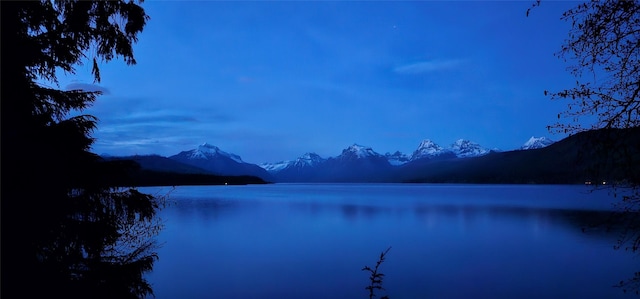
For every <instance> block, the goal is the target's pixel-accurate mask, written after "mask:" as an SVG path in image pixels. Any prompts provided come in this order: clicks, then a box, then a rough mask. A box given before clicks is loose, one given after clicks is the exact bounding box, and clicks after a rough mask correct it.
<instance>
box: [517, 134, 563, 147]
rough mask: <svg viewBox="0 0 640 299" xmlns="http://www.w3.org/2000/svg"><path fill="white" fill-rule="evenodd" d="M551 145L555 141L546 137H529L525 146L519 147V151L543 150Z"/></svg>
mask: <svg viewBox="0 0 640 299" xmlns="http://www.w3.org/2000/svg"><path fill="white" fill-rule="evenodd" d="M553 143H555V141H553V140H551V139H549V138H546V137H534V136H531V138H529V140H528V141H527V142H525V144H524V145H523V146H522V147H520V149H523V150H529V149H536V148H543V147H547V146H549V145H551V144H553Z"/></svg>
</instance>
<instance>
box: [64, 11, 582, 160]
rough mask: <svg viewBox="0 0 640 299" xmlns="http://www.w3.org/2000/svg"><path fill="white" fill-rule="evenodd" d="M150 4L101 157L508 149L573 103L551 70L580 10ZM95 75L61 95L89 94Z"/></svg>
mask: <svg viewBox="0 0 640 299" xmlns="http://www.w3.org/2000/svg"><path fill="white" fill-rule="evenodd" d="M532 3H533V1H514V2H509V1H497V2H486V1H470V2H460V1H455V2H434V1H407V2H360V1H357V2H356V1H354V2H346V1H336V2H326V1H322V2H320V1H299V2H279V1H275V2H273V1H262V2H238V1H234V2H218V1H146V2H144V3H143V5H142V6H143V7H144V8H145V10H146V12H147V14H148V15H149V16H150V17H151V19H150V20H149V22H148V24H147V27H146V28H145V30H144V32H142V33H141V34H140V36H139V42H138V43H137V44H136V45H135V46H134V51H135V55H136V59H137V61H138V64H137V65H135V66H127V65H126V64H125V63H124V62H122V61H121V60H116V61H112V62H109V63H103V64H102V65H101V76H102V82H100V83H99V84H98V85H99V86H97V87H95V86H94V88H100V89H102V90H104V91H105V94H104V95H102V96H101V97H100V98H99V99H98V100H97V102H96V103H95V105H94V106H93V107H91V108H90V109H87V110H86V111H85V112H86V113H89V114H93V115H95V116H97V117H98V118H99V120H100V121H99V123H98V129H97V130H96V131H95V132H94V137H95V138H97V140H96V143H95V144H94V146H93V151H94V152H96V153H98V154H102V153H108V154H111V155H132V154H160V155H163V156H169V155H173V154H177V153H178V152H180V151H183V150H189V149H193V148H195V147H196V146H197V145H198V144H201V143H204V142H208V143H210V144H214V145H217V146H218V147H220V148H221V149H223V150H225V151H227V152H232V153H235V154H238V155H240V156H241V157H242V158H243V160H244V161H247V162H251V163H262V162H276V161H280V160H289V159H294V158H296V157H298V156H300V155H302V154H303V153H305V152H316V153H318V154H319V155H321V156H323V157H328V156H335V155H338V154H339V153H340V152H341V151H342V149H344V148H346V147H347V146H349V145H351V144H353V143H358V144H362V145H366V146H371V147H372V148H373V149H374V150H375V151H377V152H379V153H385V152H394V151H396V150H399V151H402V152H405V153H411V152H412V151H413V150H415V149H416V147H417V146H418V144H419V143H420V141H421V140H423V139H431V140H433V141H434V142H436V143H438V144H440V145H441V146H448V145H449V144H451V143H453V142H454V141H455V140H457V139H460V138H464V139H469V140H472V141H474V142H477V143H479V144H481V145H483V146H485V147H489V148H499V149H502V150H511V149H515V148H518V147H519V146H521V145H522V144H523V143H524V142H526V141H527V140H528V139H529V138H530V137H531V136H536V137H538V136H546V137H550V138H551V139H554V140H559V139H562V138H564V137H565V135H561V134H552V133H550V132H548V131H547V128H546V126H547V125H549V124H552V123H554V122H555V121H557V114H558V113H559V112H560V111H562V110H563V109H564V108H565V107H566V105H565V103H562V102H552V101H551V100H550V99H549V98H547V97H545V96H544V95H543V91H544V90H545V89H546V90H559V89H562V88H567V87H570V86H571V85H572V84H574V82H575V79H574V78H573V77H571V75H570V74H569V73H568V72H567V71H566V67H567V66H568V64H566V63H565V62H563V61H562V60H561V59H558V58H557V57H554V55H553V54H554V53H555V52H557V51H558V50H559V49H560V45H561V43H562V42H563V40H564V39H565V38H566V37H567V33H568V30H569V24H568V23H566V22H564V21H562V20H560V17H561V14H562V12H563V11H565V10H566V9H568V8H570V7H573V6H574V5H576V4H577V3H576V2H555V1H543V2H542V5H541V6H540V7H538V8H536V9H535V10H534V11H533V12H532V14H531V15H530V16H529V17H526V16H525V12H526V10H527V8H529V7H530V6H531V4H532ZM89 74H90V64H87V65H85V66H79V67H78V72H77V74H76V75H75V76H69V77H65V78H63V79H62V80H61V81H60V85H61V86H62V87H66V88H77V87H87V86H89V85H90V84H92V83H93V81H92V79H91V77H90V76H89Z"/></svg>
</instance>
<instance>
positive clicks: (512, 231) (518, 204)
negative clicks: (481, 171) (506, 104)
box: [150, 185, 637, 298]
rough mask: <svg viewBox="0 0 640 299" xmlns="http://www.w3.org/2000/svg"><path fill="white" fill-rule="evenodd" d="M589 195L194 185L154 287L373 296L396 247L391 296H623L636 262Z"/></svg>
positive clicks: (174, 218) (178, 202)
mask: <svg viewBox="0 0 640 299" xmlns="http://www.w3.org/2000/svg"><path fill="white" fill-rule="evenodd" d="M576 191H578V192H576ZM579 192H581V190H577V189H576V188H574V187H566V186H565V187H564V188H562V187H558V186H547V188H541V187H540V186H506V187H505V186H493V187H491V186H482V187H475V186H459V188H456V187H452V186H447V187H443V186H411V185H409V186H398V185H370V186H369V185H285V186H279V185H272V186H259V187H247V188H235V187H234V188H211V187H210V188H206V187H197V188H185V189H184V190H183V191H181V192H177V193H178V194H176V196H174V197H173V199H174V200H175V204H174V205H173V206H172V207H171V208H169V209H167V210H165V211H163V213H164V215H163V218H164V219H167V226H166V229H165V231H164V232H163V234H162V235H161V238H162V239H163V241H165V247H163V248H162V250H161V252H160V261H158V263H157V265H156V268H155V270H154V273H152V274H151V275H150V281H152V282H154V283H155V286H156V289H155V290H156V295H157V297H158V298H175V297H189V298H210V297H219V298H366V295H367V294H366V292H365V290H364V286H365V284H366V282H367V281H366V275H365V274H366V273H361V272H360V269H361V268H362V266H364V265H367V264H371V263H372V262H374V261H375V259H376V257H377V254H379V252H380V250H383V249H385V248H387V247H388V246H393V250H392V252H390V254H389V257H388V260H387V262H386V263H385V265H384V271H385V272H384V273H385V274H386V275H387V276H386V280H385V287H386V288H387V290H388V294H389V295H390V296H391V298H470V297H474V298H478V297H483V298H515V297H517V298H541V297H543V298H549V297H554V298H557V297H563V298H564V297H569V298H605V297H606V298H618V297H622V296H623V295H622V292H621V291H620V290H618V289H614V288H612V287H611V286H612V285H613V284H615V283H616V282H618V281H619V280H620V279H624V278H626V277H629V275H631V274H632V273H633V271H634V270H635V269H637V267H635V265H633V264H631V263H630V262H629V261H630V260H629V257H628V255H624V254H623V253H622V254H621V253H620V252H617V251H613V250H612V245H613V243H614V240H615V234H608V233H605V232H603V230H598V229H592V230H589V233H586V234H585V233H583V232H582V229H583V228H585V227H590V225H591V224H593V223H598V222H599V221H602V220H603V219H605V218H606V217H607V216H608V215H609V211H607V209H606V208H603V207H608V206H609V204H610V203H609V202H606V197H602V196H600V197H597V196H595V197H594V196H591V197H589V196H586V197H584V196H583V194H582V193H579ZM553 194H556V195H557V196H558V197H557V198H554V197H553V196H552V195H553ZM212 294H215V296H213V295H212Z"/></svg>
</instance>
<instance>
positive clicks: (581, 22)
mask: <svg viewBox="0 0 640 299" xmlns="http://www.w3.org/2000/svg"><path fill="white" fill-rule="evenodd" d="M540 3H541V1H540V0H537V1H536V2H535V3H534V4H533V7H536V6H540ZM530 12H531V10H528V11H527V14H529V13H530ZM562 19H563V20H565V21H568V22H570V23H571V29H570V31H569V34H568V37H567V39H566V40H565V41H564V43H563V44H562V45H561V48H560V51H559V52H558V53H556V56H558V57H560V58H562V59H563V60H564V61H565V62H568V63H569V68H568V69H569V71H570V72H571V74H572V75H574V76H575V78H576V84H575V86H574V87H572V88H568V89H564V90H560V91H545V92H544V93H545V95H548V96H550V97H551V99H552V100H564V101H567V110H565V111H564V112H561V113H560V114H558V119H559V122H558V123H556V124H554V125H550V126H549V129H550V130H556V131H560V132H565V133H572V134H573V133H576V132H580V131H583V130H585V129H616V128H617V129H631V128H635V129H637V128H639V127H640V1H637V0H625V1H617V0H605V1H595V0H594V1H586V2H584V3H579V4H577V5H576V6H575V7H574V8H572V9H569V10H567V11H565V12H564V13H563V15H562ZM590 118H595V121H594V122H592V123H591V124H590V127H586V128H585V127H584V126H583V123H584V122H583V121H584V120H589V119H590ZM563 120H564V121H563ZM601 137H602V138H601V139H600V140H598V142H597V143H596V146H595V147H594V148H592V149H591V151H592V152H596V153H597V154H598V155H600V156H603V157H605V158H604V159H601V160H600V162H602V163H599V164H596V165H592V167H591V168H590V170H596V171H601V170H602V169H610V168H614V169H615V173H616V174H617V175H619V176H621V177H623V179H621V180H617V181H616V182H615V184H611V185H610V186H611V187H610V188H611V189H610V190H611V192H612V193H613V194H614V195H615V196H619V197H621V198H622V200H621V201H620V204H619V212H618V213H616V214H615V215H614V218H615V219H616V222H620V221H622V222H624V223H626V227H625V230H624V233H623V234H622V235H621V237H620V240H619V242H618V244H617V245H616V247H617V248H625V249H627V250H630V251H633V252H638V249H640V247H639V245H638V244H640V223H639V222H638V217H637V215H638V212H640V209H639V208H640V205H639V204H640V177H639V175H638V169H639V168H640V167H638V166H637V161H638V159H639V158H638V151H639V150H640V146H639V145H638V144H637V143H625V142H622V141H621V140H622V139H624V138H625V136H624V135H618V134H615V133H614V134H609V135H606V136H601ZM620 287H622V288H623V290H625V291H627V290H632V291H634V292H635V293H636V294H638V293H639V292H638V290H639V287H640V274H638V273H636V275H635V276H634V277H633V278H631V279H630V280H628V281H623V282H621V283H620Z"/></svg>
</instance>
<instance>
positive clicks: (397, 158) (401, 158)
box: [384, 151, 411, 166]
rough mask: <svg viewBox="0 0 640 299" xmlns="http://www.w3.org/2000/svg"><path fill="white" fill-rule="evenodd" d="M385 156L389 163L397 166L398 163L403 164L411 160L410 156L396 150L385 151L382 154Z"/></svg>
mask: <svg viewBox="0 0 640 299" xmlns="http://www.w3.org/2000/svg"><path fill="white" fill-rule="evenodd" d="M384 156H385V158H387V161H389V164H391V165H394V166H398V165H403V164H405V163H407V162H409V161H411V157H409V156H408V155H407V154H403V153H401V152H400V151H396V152H395V153H393V154H392V153H386V154H384Z"/></svg>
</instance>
